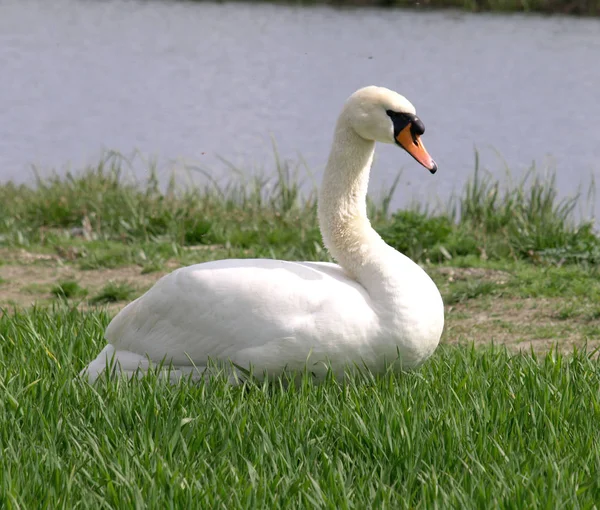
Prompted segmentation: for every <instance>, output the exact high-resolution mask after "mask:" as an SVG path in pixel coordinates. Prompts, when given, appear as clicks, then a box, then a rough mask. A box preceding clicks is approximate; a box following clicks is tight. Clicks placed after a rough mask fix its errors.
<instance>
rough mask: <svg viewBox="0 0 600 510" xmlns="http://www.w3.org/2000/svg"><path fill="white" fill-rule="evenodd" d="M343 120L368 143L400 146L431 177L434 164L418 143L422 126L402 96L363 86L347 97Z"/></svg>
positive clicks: (409, 104)
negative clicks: (369, 141) (371, 141)
mask: <svg viewBox="0 0 600 510" xmlns="http://www.w3.org/2000/svg"><path fill="white" fill-rule="evenodd" d="M344 114H345V117H346V121H347V122H349V123H350V125H351V126H352V127H353V129H354V130H355V131H356V132H357V133H358V134H359V135H360V136H361V137H362V138H365V139H367V140H373V141H375V142H382V143H393V144H396V145H398V146H400V147H402V148H403V149H404V150H405V151H406V152H408V153H409V154H410V155H411V156H412V157H413V158H415V159H416V160H417V161H418V162H419V163H420V164H421V165H423V166H424V167H425V168H427V169H428V170H429V171H430V172H431V173H432V174H433V173H435V172H436V170H437V165H436V163H435V161H434V160H433V158H432V157H431V156H430V155H429V153H428V152H427V150H425V146H424V145H423V142H422V141H421V135H422V134H423V133H424V132H425V126H424V125H423V122H422V121H421V119H419V117H417V115H416V113H415V107H414V106H413V105H412V104H411V102H410V101H409V100H408V99H406V98H405V97H404V96H401V95H400V94H398V93H396V92H394V91H393V90H389V89H386V88H384V87H375V86H371V87H365V88H362V89H359V90H357V91H356V92H355V93H354V94H352V95H351V96H350V98H349V99H348V101H347V102H346V107H345V108H344Z"/></svg>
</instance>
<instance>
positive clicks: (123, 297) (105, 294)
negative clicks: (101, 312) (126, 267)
mask: <svg viewBox="0 0 600 510" xmlns="http://www.w3.org/2000/svg"><path fill="white" fill-rule="evenodd" d="M134 293H135V289H134V288H133V287H132V286H131V284H130V283H128V282H113V281H111V282H108V283H107V284H106V285H105V286H104V287H103V288H102V290H101V291H100V292H99V293H98V294H96V295H95V296H94V297H93V298H92V299H90V304H92V305H98V304H106V303H116V302H118V301H128V300H129V299H131V297H132V296H133V294H134Z"/></svg>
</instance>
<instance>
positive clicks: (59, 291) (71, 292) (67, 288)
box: [50, 280, 87, 299]
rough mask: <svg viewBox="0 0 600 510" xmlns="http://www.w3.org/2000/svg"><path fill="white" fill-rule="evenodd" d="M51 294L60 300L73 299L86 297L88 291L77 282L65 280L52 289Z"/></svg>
mask: <svg viewBox="0 0 600 510" xmlns="http://www.w3.org/2000/svg"><path fill="white" fill-rule="evenodd" d="M50 293H51V294H52V295H53V296H55V297H57V298H60V299H71V298H76V297H83V296H86V295H87V289H84V288H82V287H81V285H79V283H78V282H77V281H75V280H63V281H60V282H58V283H57V284H56V285H55V286H54V287H52V289H51V290H50Z"/></svg>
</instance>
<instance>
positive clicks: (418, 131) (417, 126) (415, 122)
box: [410, 115, 425, 136]
mask: <svg viewBox="0 0 600 510" xmlns="http://www.w3.org/2000/svg"><path fill="white" fill-rule="evenodd" d="M410 130H411V132H412V134H413V135H419V136H421V135H422V134H423V133H425V124H423V121H422V120H421V119H419V117H417V116H416V115H415V117H414V118H413V119H412V125H411V128H410Z"/></svg>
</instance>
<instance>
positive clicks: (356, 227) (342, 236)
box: [319, 119, 399, 288]
mask: <svg viewBox="0 0 600 510" xmlns="http://www.w3.org/2000/svg"><path fill="white" fill-rule="evenodd" d="M374 152H375V142H373V141H370V140H365V139H364V138H362V137H360V136H359V135H358V134H357V133H356V132H355V131H354V130H353V129H352V128H350V127H349V126H348V125H347V124H345V123H344V122H343V119H340V121H339V122H338V126H337V128H336V132H335V138H334V141H333V146H332V149H331V154H330V156H329V161H328V163H327V167H326V168H325V173H324V175H323V183H322V185H321V190H320V193H319V225H320V227H321V234H322V236H323V241H324V243H325V246H326V247H327V249H328V250H329V253H331V255H332V257H333V258H334V259H335V260H336V261H337V262H338V264H340V265H341V266H342V267H343V268H344V269H345V270H346V271H347V272H348V273H349V274H350V275H351V276H352V277H354V278H356V279H357V280H358V281H359V282H361V283H362V284H363V285H364V286H365V287H366V288H369V286H370V284H371V282H373V281H376V280H381V278H387V277H389V276H390V271H389V269H390V265H391V264H393V261H394V259H396V257H398V256H399V254H398V252H396V250H394V249H392V248H391V247H390V246H388V245H387V244H386V243H385V242H384V241H383V239H381V237H380V236H379V234H377V232H375V230H374V229H373V228H372V227H371V223H370V222H369V219H368V218H367V188H368V185H369V172H370V169H371V163H372V162H373V154H374ZM393 272H394V271H392V273H393Z"/></svg>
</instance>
